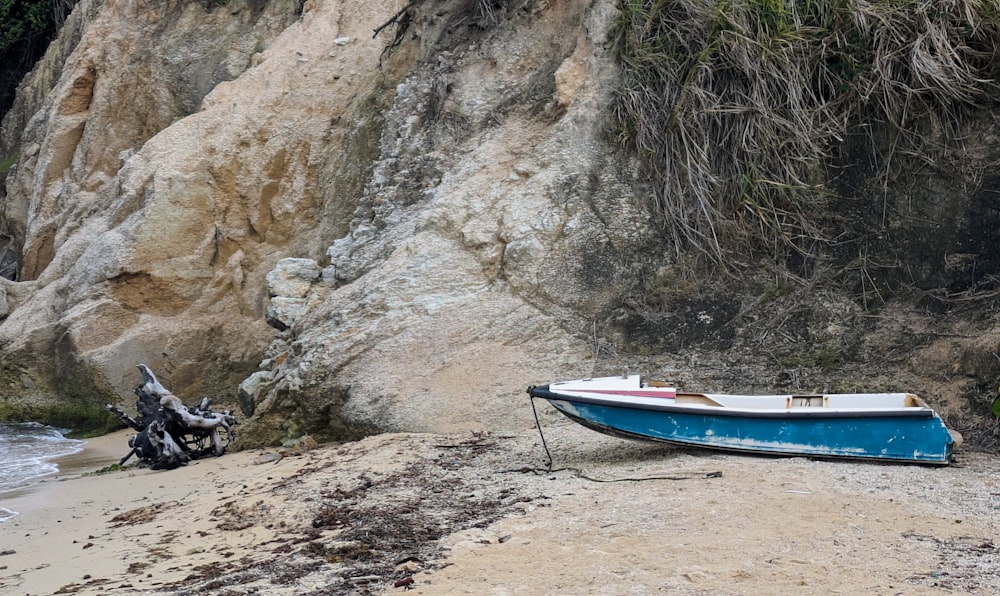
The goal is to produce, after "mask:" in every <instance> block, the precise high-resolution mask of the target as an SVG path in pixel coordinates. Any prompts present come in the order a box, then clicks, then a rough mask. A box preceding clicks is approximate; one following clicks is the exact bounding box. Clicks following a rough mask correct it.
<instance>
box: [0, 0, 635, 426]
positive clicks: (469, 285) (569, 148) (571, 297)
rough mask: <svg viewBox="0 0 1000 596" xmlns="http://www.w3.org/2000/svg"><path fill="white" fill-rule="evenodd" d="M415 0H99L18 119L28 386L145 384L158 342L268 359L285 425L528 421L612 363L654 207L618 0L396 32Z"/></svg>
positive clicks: (56, 390)
mask: <svg viewBox="0 0 1000 596" xmlns="http://www.w3.org/2000/svg"><path fill="white" fill-rule="evenodd" d="M396 10H398V7H397V6H396V5H395V4H392V3H385V2H375V3H368V4H364V5H358V4H355V3H339V2H333V1H317V2H312V1H310V2H307V3H306V4H305V5H304V6H302V7H299V6H298V5H297V4H296V3H294V2H280V1H279V2H252V1H251V2H242V1H239V0H234V1H231V2H228V3H226V4H224V5H218V4H212V3H201V2H168V3H164V4H146V3H135V2H128V1H118V0H106V1H104V2H103V3H102V2H96V1H90V0H85V1H84V2H82V3H81V4H80V5H79V6H78V7H77V10H76V12H75V13H74V16H73V18H72V20H71V22H72V23H73V27H72V28H70V27H68V28H67V32H66V34H67V35H68V37H67V39H65V40H64V41H63V42H62V45H59V44H57V45H55V46H54V49H53V50H52V51H51V52H50V54H49V56H47V58H46V61H44V62H43V64H41V65H40V66H39V67H38V69H36V72H35V73H33V75H32V77H31V78H29V80H27V81H26V82H25V84H24V86H23V87H22V90H21V94H20V95H19V101H18V105H17V107H16V109H15V111H13V112H12V113H11V114H10V115H9V116H8V118H7V119H6V120H5V122H6V123H7V124H6V126H5V128H4V137H3V142H4V145H3V146H4V147H5V148H6V149H5V151H13V150H15V149H16V150H17V151H18V160H17V164H16V167H15V168H14V169H13V170H12V172H11V174H10V175H9V176H8V179H7V185H6V197H5V199H4V218H3V224H4V228H5V229H4V230H3V231H5V232H6V233H7V234H9V235H11V236H12V237H13V239H14V241H13V245H14V247H15V248H16V250H17V252H18V254H19V255H20V277H19V278H18V281H16V282H15V281H6V280H4V281H3V286H2V287H3V289H4V290H5V292H6V294H5V297H6V301H7V309H8V312H7V313H6V317H5V319H4V320H3V323H2V325H0V343H2V358H3V363H4V366H3V379H2V382H0V392H2V394H3V396H4V398H5V399H6V400H8V401H18V400H21V401H24V402H25V403H32V404H37V403H42V402H44V401H46V400H55V399H71V400H78V401H79V400H85V401H86V400H89V402H91V403H95V404H98V403H104V401H107V400H109V399H119V400H121V401H125V402H126V403H130V402H131V400H130V398H129V393H128V392H129V390H130V388H131V387H132V386H133V385H135V384H136V382H137V377H136V373H135V372H134V370H135V369H134V366H135V365H136V364H137V363H140V362H144V363H147V364H149V365H150V366H151V367H152V368H153V369H154V370H156V371H157V372H158V373H160V374H161V376H162V377H163V378H164V379H165V382H168V383H169V386H170V387H171V389H172V390H174V391H175V392H176V393H177V394H179V395H182V396H184V397H185V398H189V399H190V398H194V397H196V396H198V395H202V394H207V395H212V396H215V397H216V399H218V400H221V401H229V402H233V403H235V398H236V387H237V385H238V384H239V382H240V381H241V380H242V379H244V378H245V377H247V376H248V375H249V374H250V373H251V372H252V371H254V370H255V369H256V368H257V367H258V363H260V362H261V361H262V360H264V364H263V367H262V368H263V370H264V372H265V374H262V375H257V377H256V380H257V381H258V382H257V383H255V384H253V389H252V393H253V394H252V395H249V394H247V395H245V399H244V402H243V403H244V406H245V408H246V409H247V410H248V411H249V410H253V411H254V416H253V418H252V419H251V420H250V424H249V427H250V432H249V433H248V434H247V436H248V437H253V439H252V440H253V441H258V442H260V441H273V440H280V439H282V438H286V437H290V436H292V437H293V436H296V435H298V434H301V433H302V432H312V433H315V434H317V435H318V436H320V437H321V438H329V437H333V436H337V435H352V434H358V433H361V432H365V431H367V430H369V429H373V428H379V429H386V428H391V429H409V430H429V429H434V430H448V429H460V428H483V427H487V426H488V427H491V428H497V427H499V428H503V427H504V426H505V425H508V426H509V425H510V424H514V423H515V421H517V423H520V422H523V420H524V416H525V415H530V412H528V413H527V414H526V411H525V410H524V408H523V407H522V406H523V405H524V402H523V400H524V399H526V398H525V397H524V394H523V389H524V386H525V385H526V384H527V383H528V382H529V381H531V380H533V379H537V380H539V381H541V380H545V379H547V378H549V377H550V376H552V375H558V376H562V375H566V374H585V373H587V372H589V364H588V360H587V356H588V354H589V353H590V349H591V348H590V346H589V344H588V343H587V342H586V341H583V340H581V339H576V338H578V337H583V336H585V334H587V333H588V332H589V328H588V320H589V317H591V316H592V315H593V314H594V313H597V312H599V311H601V310H602V309H604V308H605V307H606V306H607V305H608V304H609V303H612V302H614V301H615V300H618V292H617V289H618V286H619V284H620V283H621V280H620V279H619V278H620V276H622V275H623V274H624V273H625V272H627V269H628V265H629V263H628V262H627V257H625V256H623V255H627V254H629V253H630V252H633V250H634V248H635V247H636V246H638V245H640V244H641V243H642V242H644V234H645V233H646V232H645V230H648V229H650V226H649V225H648V222H647V221H646V217H647V216H646V214H645V213H644V211H643V210H642V208H641V204H642V202H641V201H637V200H636V199H635V192H636V190H635V188H634V182H633V180H632V178H631V174H630V167H629V165H628V164H626V163H620V162H619V161H617V160H616V158H614V157H610V156H613V155H614V152H613V151H610V150H609V147H608V145H607V141H606V140H605V138H604V134H603V132H602V131H603V130H604V129H605V121H604V119H605V118H606V109H605V108H606V106H607V103H608V101H609V90H610V88H611V86H612V85H613V84H614V76H615V74H614V73H615V70H614V68H613V66H612V63H611V59H610V56H609V54H608V49H607V45H608V44H607V39H605V35H606V32H607V31H608V25H609V19H610V18H611V16H612V14H613V5H612V4H611V3H610V2H607V1H598V2H586V1H568V2H552V3H534V4H525V5H523V6H522V7H520V8H518V9H516V10H515V9H513V8H512V9H511V10H510V12H508V13H507V14H506V15H504V16H503V18H502V21H500V22H493V21H492V20H491V19H489V18H488V15H487V16H484V15H482V13H480V12H478V9H477V4H476V3H474V2H464V1H453V2H442V3H435V4H433V5H430V4H428V5H427V6H421V7H418V9H417V10H415V11H414V13H413V14H414V15H415V16H414V18H413V19H412V21H411V22H410V23H409V26H408V28H407V29H406V30H405V32H404V34H403V35H402V36H401V38H400V39H399V40H398V41H399V44H398V46H397V47H395V48H394V50H393V51H392V52H386V51H385V48H386V45H387V44H388V43H390V42H391V41H392V36H393V35H394V30H393V28H388V29H386V30H385V31H384V32H383V33H382V34H381V35H380V36H379V37H377V38H373V37H372V31H373V29H375V28H376V27H378V26H379V25H380V24H382V23H383V22H385V21H386V20H387V19H388V18H389V17H391V16H392V15H393V14H394V13H395V11H396ZM300 11H301V14H300ZM70 33H73V34H74V35H72V36H69V34H70ZM69 45H71V46H72V50H71V51H69V52H67V51H66V50H67V46H69ZM20 122H23V123H24V126H23V127H20V126H18V125H17V124H18V123H20ZM286 258H297V259H311V260H312V261H313V262H315V263H316V266H315V268H314V269H310V268H309V267H306V269H309V270H313V271H316V270H319V269H320V268H321V269H322V271H321V275H314V274H313V275H311V276H307V279H306V280H305V281H304V282H302V283H298V284H297V285H296V284H292V285H293V286H294V288H295V289H293V290H289V289H288V287H289V284H288V283H284V284H283V283H280V282H275V281H274V280H271V281H272V282H273V283H270V284H269V283H268V279H266V278H267V275H268V273H269V272H271V271H272V269H274V268H275V266H276V264H277V263H278V262H279V261H280V260H281V259H286ZM306 263H308V261H306ZM296 275H297V274H295V273H293V274H290V275H289V276H286V277H289V278H290V279H292V280H294V278H295V277H296ZM286 281H287V280H286ZM303 283H304V284H305V285H303ZM272 293H274V294H281V295H274V296H272V295H271V294H272ZM288 294H293V295H288ZM266 320H271V322H272V323H274V324H275V326H276V327H278V328H287V329H285V330H284V331H282V332H281V333H279V332H278V331H277V330H276V329H275V328H274V327H271V326H269V325H268V324H267V323H266ZM515 403H516V404H517V405H518V408H517V409H518V413H517V415H516V416H513V417H512V416H511V408H512V406H513V404H515Z"/></svg>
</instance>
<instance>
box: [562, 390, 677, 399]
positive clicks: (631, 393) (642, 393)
mask: <svg viewBox="0 0 1000 596" xmlns="http://www.w3.org/2000/svg"><path fill="white" fill-rule="evenodd" d="M564 391H576V392H578V393H603V394H607V395H622V396H625V397H666V398H669V399H674V398H675V397H677V391H628V390H625V391H622V390H620V389H566V390H564Z"/></svg>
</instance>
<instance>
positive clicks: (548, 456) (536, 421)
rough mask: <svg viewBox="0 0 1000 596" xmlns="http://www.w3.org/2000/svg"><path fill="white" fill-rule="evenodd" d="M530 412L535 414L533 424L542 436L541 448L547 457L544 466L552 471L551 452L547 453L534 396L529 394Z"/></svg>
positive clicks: (547, 448) (547, 447) (547, 449)
mask: <svg viewBox="0 0 1000 596" xmlns="http://www.w3.org/2000/svg"><path fill="white" fill-rule="evenodd" d="M530 399H531V413H532V414H534V415H535V426H536V427H538V436H539V437H541V438H542V448H544V449H545V456H546V457H547V458H549V463H548V465H547V466H546V467H547V468H548V470H549V472H551V471H552V454H551V453H549V446H548V445H547V444H546V443H545V433H543V432H542V423H541V422H539V420H538V410H536V409H535V396H533V395H532V396H531V397H530Z"/></svg>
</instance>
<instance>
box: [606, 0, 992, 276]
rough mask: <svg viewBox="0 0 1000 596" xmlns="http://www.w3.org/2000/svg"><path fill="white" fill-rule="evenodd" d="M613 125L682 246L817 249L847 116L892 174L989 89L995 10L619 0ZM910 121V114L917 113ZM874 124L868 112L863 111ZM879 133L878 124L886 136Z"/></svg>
mask: <svg viewBox="0 0 1000 596" xmlns="http://www.w3.org/2000/svg"><path fill="white" fill-rule="evenodd" d="M619 8H620V13H619V15H618V17H617V20H616V22H615V25H614V31H613V38H614V40H615V43H616V47H617V52H618V56H619V59H620V65H621V71H622V84H621V87H620V89H619V90H618V93H617V98H616V103H615V107H614V113H615V122H616V123H617V125H616V128H617V137H618V139H619V141H620V142H622V143H623V144H624V145H626V146H627V147H630V148H632V149H633V150H634V151H635V152H636V153H637V154H638V155H639V156H640V157H641V158H642V160H643V162H644V164H645V168H646V172H647V174H648V177H649V179H650V180H651V181H652V182H653V197H652V199H653V202H654V205H653V207H654V211H655V213H656V214H657V215H658V216H659V219H660V222H661V225H662V227H663V229H664V230H665V232H666V233H667V236H668V238H669V239H670V240H671V241H672V244H673V246H674V247H675V250H676V252H677V254H678V255H680V254H682V252H684V250H685V249H688V248H693V249H695V250H696V251H698V252H700V254H702V255H703V256H704V257H707V258H708V259H709V260H710V261H711V262H714V263H716V264H719V265H722V266H730V265H742V264H743V263H745V262H746V261H747V257H748V256H750V255H753V254H755V253H756V254H761V253H763V254H769V255H774V256H779V255H782V254H785V253H789V252H792V253H795V254H799V255H804V256H814V254H815V253H817V251H818V249H819V248H822V247H823V246H825V245H826V244H827V243H829V242H831V241H832V240H833V239H834V237H835V236H836V234H837V232H838V230H837V226H836V222H834V221H824V218H823V217H821V216H818V215H817V214H818V213H822V207H823V206H824V204H825V203H826V201H827V199H828V198H829V197H830V195H831V192H830V191H829V190H828V188H827V182H828V178H829V176H828V174H827V173H826V171H825V167H826V165H827V164H829V163H831V160H832V158H833V157H835V154H836V152H837V150H838V147H840V146H841V145H842V144H843V143H844V140H845V139H846V138H847V137H848V135H849V134H851V133H852V132H857V131H858V130H875V132H872V133H869V134H874V135H878V136H879V138H878V139H874V138H873V139H872V140H873V141H877V142H872V143H868V144H867V145H868V147H867V148H866V151H869V152H871V155H870V156H869V159H870V160H871V161H872V162H873V163H876V164H879V165H880V167H881V173H882V175H883V177H884V179H888V176H889V174H890V172H891V171H892V169H893V167H894V164H895V163H896V162H897V160H899V159H903V158H905V159H913V157H914V156H917V157H926V153H927V152H928V151H931V150H932V149H931V148H929V147H925V146H924V143H925V141H924V139H923V137H922V136H921V135H920V134H919V132H918V130H927V129H936V130H943V131H946V132H947V131H949V130H952V129H953V128H954V124H955V122H956V121H957V120H958V119H959V117H960V115H961V114H962V113H963V111H964V110H967V109H971V108H978V107H983V106H986V105H994V104H995V102H996V100H995V99H994V98H995V97H997V90H998V85H997V83H996V78H997V77H996V75H997V70H998V66H997V65H998V63H1000V62H998V61H997V57H998V55H1000V10H998V9H997V7H996V3H995V2H986V1H982V0H953V1H949V2H940V1H938V0H894V1H892V2H875V1H870V0H840V1H829V0H822V1H821V0H755V1H752V0H620V3H619ZM917 123H920V127H918V126H917ZM868 124H874V127H871V128H869V127H867V126H866V125H868ZM883 136H884V138H883Z"/></svg>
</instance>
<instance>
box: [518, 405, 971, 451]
mask: <svg viewBox="0 0 1000 596" xmlns="http://www.w3.org/2000/svg"><path fill="white" fill-rule="evenodd" d="M529 393H531V395H532V397H541V398H544V399H546V400H547V401H549V403H551V404H552V405H553V406H554V407H555V408H556V409H557V410H558V411H559V412H561V413H562V414H564V415H566V416H567V417H569V418H570V419H571V420H573V421H575V422H577V423H579V424H581V425H583V426H586V427H587V428H590V429H593V430H596V431H598V432H602V433H605V434H609V435H613V436H617V437H625V438H631V439H641V440H649V441H661V442H667V443H673V444H678V445H686V446H693V447H706V448H711V449H722V450H728V451H743V452H752V453H765V454H774V455H794V456H811V457H822V458H852V459H868V460H885V461H897V462H916V463H926V464H941V465H944V464H948V463H949V462H950V461H951V455H952V450H953V447H954V439H953V438H952V436H951V434H950V433H949V431H948V429H947V427H945V425H944V423H943V422H942V420H941V419H940V418H939V417H938V416H937V415H936V414H934V413H933V411H931V410H929V409H926V408H915V409H910V410H893V411H886V412H872V411H859V412H842V411H839V412H831V411H825V412H824V411H822V410H820V411H803V410H790V411H759V412H733V411H727V410H710V411H709V410H706V409H705V408H686V407H684V406H679V405H673V404H672V403H671V400H663V401H664V403H663V405H655V406H651V405H642V406H634V405H631V406H630V405H623V404H621V403H615V402H612V401H610V400H607V401H606V400H602V399H594V398H581V397H574V396H566V395H561V394H559V393H556V392H552V391H549V390H548V386H545V387H534V388H531V389H530V390H529Z"/></svg>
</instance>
